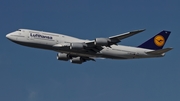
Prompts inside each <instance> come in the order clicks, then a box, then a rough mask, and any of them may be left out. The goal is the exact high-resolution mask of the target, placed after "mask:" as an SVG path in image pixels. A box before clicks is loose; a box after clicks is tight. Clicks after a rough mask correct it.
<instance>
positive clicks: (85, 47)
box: [6, 29, 172, 64]
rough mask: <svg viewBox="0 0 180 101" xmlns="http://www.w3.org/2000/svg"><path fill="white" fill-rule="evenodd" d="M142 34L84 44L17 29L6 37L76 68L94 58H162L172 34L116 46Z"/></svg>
mask: <svg viewBox="0 0 180 101" xmlns="http://www.w3.org/2000/svg"><path fill="white" fill-rule="evenodd" d="M143 31H144V30H135V31H131V32H126V33H123V34H119V35H115V36H111V37H107V38H95V39H94V40H83V39H78V38H75V37H71V36H67V35H63V34H56V33H50V32H44V31H37V30H29V29H19V30H17V31H14V32H11V33H9V34H7V35H6V37H7V38H8V39H9V40H11V41H12V42H15V43H17V44H20V45H24V46H29V47H34V48H41V49H47V50H53V51H56V52H58V53H57V59H58V60H63V61H68V60H70V62H71V63H76V64H81V63H83V62H86V61H89V60H92V61H95V58H110V59H138V58H152V57H163V56H164V55H165V53H166V52H168V51H170V50H171V49H172V48H164V49H163V46H164V45H165V43H166V41H167V39H168V37H169V35H170V33H171V32H170V31H161V32H160V33H158V34H157V35H155V36H154V37H152V38H151V39H149V40H148V41H146V42H144V43H142V44H141V45H139V46H136V47H131V46H124V45H118V43H119V42H120V41H121V40H123V39H125V38H128V37H130V36H133V35H135V34H138V33H140V32H143Z"/></svg>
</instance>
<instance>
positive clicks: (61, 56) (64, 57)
mask: <svg viewBox="0 0 180 101" xmlns="http://www.w3.org/2000/svg"><path fill="white" fill-rule="evenodd" d="M57 59H58V60H63V61H68V60H69V59H70V57H69V55H68V54H64V53H58V54H57Z"/></svg>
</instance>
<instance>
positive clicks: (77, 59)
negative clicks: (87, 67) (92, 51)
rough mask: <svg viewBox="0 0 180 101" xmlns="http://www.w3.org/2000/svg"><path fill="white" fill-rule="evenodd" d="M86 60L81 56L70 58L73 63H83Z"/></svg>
mask: <svg viewBox="0 0 180 101" xmlns="http://www.w3.org/2000/svg"><path fill="white" fill-rule="evenodd" d="M85 61H86V60H84V59H82V58H81V57H75V58H72V59H71V60H70V62H71V63H77V64H82V63H83V62H85Z"/></svg>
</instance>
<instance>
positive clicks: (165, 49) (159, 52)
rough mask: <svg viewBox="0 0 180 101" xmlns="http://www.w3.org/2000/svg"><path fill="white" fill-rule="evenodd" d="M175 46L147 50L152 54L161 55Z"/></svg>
mask: <svg viewBox="0 0 180 101" xmlns="http://www.w3.org/2000/svg"><path fill="white" fill-rule="evenodd" d="M172 49H173V48H164V49H159V50H155V51H150V52H146V53H147V54H152V55H160V54H163V53H166V52H168V51H170V50H172Z"/></svg>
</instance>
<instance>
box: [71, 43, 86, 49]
mask: <svg viewBox="0 0 180 101" xmlns="http://www.w3.org/2000/svg"><path fill="white" fill-rule="evenodd" d="M86 46H87V45H86V44H85V43H71V45H70V49H84V48H85V47H86Z"/></svg>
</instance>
